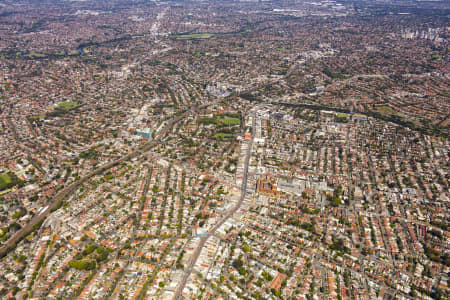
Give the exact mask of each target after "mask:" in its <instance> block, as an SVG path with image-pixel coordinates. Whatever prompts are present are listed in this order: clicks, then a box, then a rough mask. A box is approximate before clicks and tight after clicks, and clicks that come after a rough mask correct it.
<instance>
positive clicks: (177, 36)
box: [175, 33, 214, 40]
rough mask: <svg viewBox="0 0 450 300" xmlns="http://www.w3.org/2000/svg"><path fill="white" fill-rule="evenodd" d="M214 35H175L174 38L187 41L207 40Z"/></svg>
mask: <svg viewBox="0 0 450 300" xmlns="http://www.w3.org/2000/svg"><path fill="white" fill-rule="evenodd" d="M213 36H214V34H212V33H192V34H177V35H175V38H177V39H182V40H189V39H202V40H204V39H209V38H212V37H213Z"/></svg>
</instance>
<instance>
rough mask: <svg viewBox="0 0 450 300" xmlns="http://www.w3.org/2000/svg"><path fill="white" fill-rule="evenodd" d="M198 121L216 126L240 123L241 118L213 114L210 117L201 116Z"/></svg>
mask: <svg viewBox="0 0 450 300" xmlns="http://www.w3.org/2000/svg"><path fill="white" fill-rule="evenodd" d="M199 123H202V124H214V125H216V126H218V127H224V126H235V125H241V120H240V119H239V118H234V117H225V116H220V115H215V116H214V117H212V118H201V119H200V120H199Z"/></svg>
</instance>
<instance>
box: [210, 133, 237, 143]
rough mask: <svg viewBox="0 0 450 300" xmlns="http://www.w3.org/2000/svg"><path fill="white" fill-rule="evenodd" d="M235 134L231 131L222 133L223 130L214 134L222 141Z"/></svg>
mask: <svg viewBox="0 0 450 300" xmlns="http://www.w3.org/2000/svg"><path fill="white" fill-rule="evenodd" d="M232 136H233V135H232V134H231V133H222V132H219V133H216V134H215V135H214V138H215V139H216V140H218V141H222V140H224V139H229V138H231V137H232Z"/></svg>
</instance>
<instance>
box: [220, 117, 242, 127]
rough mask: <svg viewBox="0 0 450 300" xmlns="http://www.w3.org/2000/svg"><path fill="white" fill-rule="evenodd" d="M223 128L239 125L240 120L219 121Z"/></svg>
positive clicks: (227, 119)
mask: <svg viewBox="0 0 450 300" xmlns="http://www.w3.org/2000/svg"><path fill="white" fill-rule="evenodd" d="M220 121H221V122H222V124H224V125H225V126H233V125H241V120H239V119H238V118H225V119H221V120H220Z"/></svg>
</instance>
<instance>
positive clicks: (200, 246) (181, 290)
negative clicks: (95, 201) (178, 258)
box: [173, 115, 256, 300]
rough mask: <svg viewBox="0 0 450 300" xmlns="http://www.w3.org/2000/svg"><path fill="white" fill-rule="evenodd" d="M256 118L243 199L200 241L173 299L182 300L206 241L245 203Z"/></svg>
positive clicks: (242, 189)
mask: <svg viewBox="0 0 450 300" xmlns="http://www.w3.org/2000/svg"><path fill="white" fill-rule="evenodd" d="M255 119H256V116H255V115H253V118H252V136H251V138H250V141H249V142H248V148H247V153H246V154H245V162H244V174H243V175H242V185H241V197H240V198H239V201H238V203H237V204H236V205H235V206H234V207H233V208H232V209H230V210H229V211H228V212H227V213H226V215H225V216H224V217H223V218H222V219H221V220H220V221H219V222H217V223H216V225H214V227H213V228H211V229H210V230H209V231H208V232H207V233H206V234H205V235H204V236H203V237H202V239H201V240H200V243H199V245H198V246H197V248H196V249H195V252H194V254H193V256H192V258H191V261H190V263H189V266H188V268H187V269H186V271H185V274H184V276H183V279H182V280H181V282H180V283H179V284H178V288H177V291H176V293H175V296H174V298H173V299H175V300H178V299H181V293H182V292H183V290H184V287H185V285H186V282H187V280H188V278H189V276H190V275H191V273H192V270H193V269H194V266H195V263H196V262H197V259H198V257H199V256H200V253H201V252H202V249H203V247H204V246H205V244H206V241H207V240H208V239H209V238H210V237H211V236H212V235H214V233H215V232H216V230H217V229H218V228H219V227H220V226H222V225H223V224H224V223H225V222H226V221H227V220H228V219H229V218H230V217H231V216H232V215H233V214H234V213H235V212H236V211H238V210H239V208H240V207H241V205H242V203H243V202H244V198H245V193H246V190H247V176H248V165H249V162H250V155H251V150H252V144H253V139H254V136H255V128H256V126H255V124H256V120H255Z"/></svg>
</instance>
